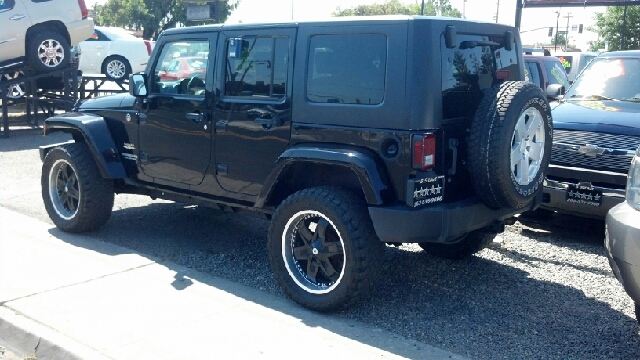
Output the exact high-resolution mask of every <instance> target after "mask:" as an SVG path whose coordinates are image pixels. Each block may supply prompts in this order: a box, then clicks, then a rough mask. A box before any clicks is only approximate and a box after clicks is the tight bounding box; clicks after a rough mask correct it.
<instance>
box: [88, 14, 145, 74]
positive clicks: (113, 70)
mask: <svg viewBox="0 0 640 360" xmlns="http://www.w3.org/2000/svg"><path fill="white" fill-rule="evenodd" d="M153 45H154V44H153V42H151V41H148V40H143V39H140V38H137V37H135V36H133V35H131V34H130V33H129V32H127V31H126V30H124V29H121V28H116V27H101V26H96V28H95V30H94V32H93V35H92V36H91V37H89V38H88V39H86V40H85V41H83V42H82V44H81V46H82V50H83V54H82V57H81V59H80V70H82V72H83V73H84V74H104V75H106V76H107V77H108V78H109V79H111V80H116V81H120V80H124V79H127V78H128V77H129V74H133V73H137V72H141V71H144V68H145V67H146V66H147V62H148V61H149V56H150V55H151V51H152V50H153Z"/></svg>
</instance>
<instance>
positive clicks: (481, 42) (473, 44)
mask: <svg viewBox="0 0 640 360" xmlns="http://www.w3.org/2000/svg"><path fill="white" fill-rule="evenodd" d="M478 45H480V46H499V45H500V44H499V43H497V42H495V41H487V40H477V41H470V40H465V41H463V42H461V43H460V46H458V48H459V49H460V50H464V49H473V48H475V47H476V46H478Z"/></svg>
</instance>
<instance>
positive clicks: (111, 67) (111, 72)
mask: <svg viewBox="0 0 640 360" xmlns="http://www.w3.org/2000/svg"><path fill="white" fill-rule="evenodd" d="M102 73H103V74H104V75H106V76H107V78H108V79H110V80H114V81H123V80H125V79H128V78H129V74H131V65H130V64H129V61H128V60H127V59H125V58H124V57H122V56H119V55H113V56H109V57H108V58H106V59H105V60H104V62H103V63H102Z"/></svg>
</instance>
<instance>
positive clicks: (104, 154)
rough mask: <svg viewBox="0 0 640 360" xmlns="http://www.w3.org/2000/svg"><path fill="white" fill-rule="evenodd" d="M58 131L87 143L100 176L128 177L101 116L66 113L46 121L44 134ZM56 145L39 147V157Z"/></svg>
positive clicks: (110, 177) (111, 177)
mask: <svg viewBox="0 0 640 360" xmlns="http://www.w3.org/2000/svg"><path fill="white" fill-rule="evenodd" d="M58 131H61V132H66V133H70V134H72V135H73V138H74V139H75V140H76V141H79V137H81V139H82V140H83V141H85V142H86V143H87V145H88V146H89V149H90V150H91V154H92V155H93V159H94V160H95V161H96V164H97V165H98V168H99V169H100V174H101V175H102V176H103V177H105V178H108V179H122V178H125V177H127V172H126V171H125V169H124V164H122V161H121V159H120V156H119V155H118V149H117V147H116V144H115V142H114V141H113V138H112V137H111V132H110V131H109V128H108V127H107V123H106V121H105V120H104V118H103V117H102V116H98V115H94V114H90V113H66V114H61V115H57V116H53V117H50V118H48V119H46V120H45V122H44V134H45V135H48V134H51V133H54V132H58ZM55 146H56V145H52V146H48V147H42V148H41V149H40V156H41V157H42V158H43V159H44V156H45V155H46V153H47V152H48V150H49V149H51V148H53V147H55Z"/></svg>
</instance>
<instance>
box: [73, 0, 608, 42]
mask: <svg viewBox="0 0 640 360" xmlns="http://www.w3.org/2000/svg"><path fill="white" fill-rule="evenodd" d="M85 1H86V2H87V6H93V4H94V3H96V2H97V3H99V4H102V3H104V2H106V0H85ZM400 1H401V2H403V3H420V1H421V0H400ZM450 1H451V4H452V5H453V7H455V8H457V9H458V10H460V11H461V12H462V11H463V8H464V14H465V16H466V18H467V19H472V20H481V21H490V22H495V15H496V11H497V10H498V9H499V11H498V22H500V23H504V24H510V25H513V24H514V23H515V7H516V1H515V0H467V1H466V2H465V1H464V0H450ZM383 2H384V0H242V1H241V2H240V6H239V7H238V9H237V10H236V11H234V12H233V14H231V17H230V18H229V19H227V22H230V23H237V22H240V21H242V22H243V23H251V22H264V21H268V22H271V21H285V20H292V19H293V20H299V21H301V20H318V19H323V18H328V17H330V16H331V13H332V12H333V11H335V10H336V8H337V7H341V8H342V9H346V8H350V7H354V6H357V5H363V4H372V3H383ZM498 3H499V6H498ZM556 11H558V12H560V17H557V14H556V13H555V12H556ZM604 11H605V8H604V7H586V8H582V7H565V8H542V9H524V11H523V14H522V26H521V28H520V30H521V36H522V41H523V42H524V43H525V44H527V45H533V44H534V43H536V42H543V43H548V42H549V41H550V38H549V37H547V33H548V29H549V27H554V28H555V27H556V20H558V26H559V29H560V30H566V27H567V18H566V17H565V16H567V15H569V16H570V18H569V41H570V43H571V44H575V45H577V46H578V47H579V48H583V50H586V46H587V45H586V44H587V41H588V40H595V39H596V38H597V35H596V34H594V33H591V32H588V31H586V28H587V27H588V26H591V25H593V24H594V23H595V21H594V20H593V16H594V13H595V12H604ZM574 24H575V25H577V24H583V25H584V32H583V34H578V33H577V31H576V32H572V31H571V26H572V25H574ZM534 29H537V30H534Z"/></svg>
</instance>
